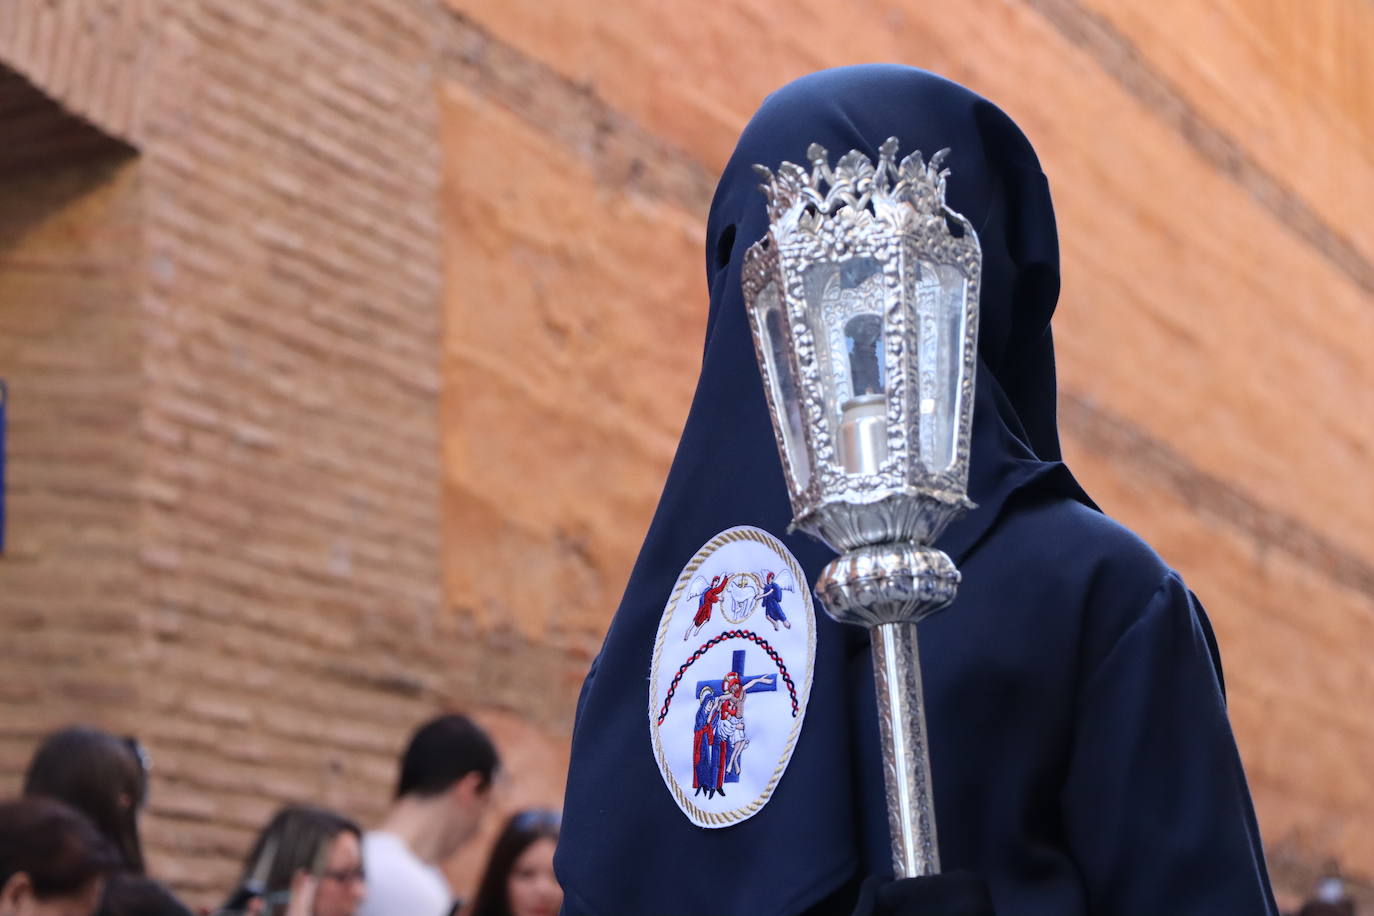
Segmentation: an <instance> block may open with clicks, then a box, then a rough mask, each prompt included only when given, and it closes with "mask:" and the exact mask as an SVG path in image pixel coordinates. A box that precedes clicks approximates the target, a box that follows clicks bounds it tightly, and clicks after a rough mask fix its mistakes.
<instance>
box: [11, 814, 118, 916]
mask: <svg viewBox="0 0 1374 916" xmlns="http://www.w3.org/2000/svg"><path fill="white" fill-rule="evenodd" d="M117 864H118V857H117V856H116V854H115V851H114V850H113V849H112V848H111V847H110V844H109V843H108V842H107V841H106V840H105V838H104V837H102V836H101V835H100V833H99V831H97V830H96V829H95V827H94V826H93V825H92V824H91V823H90V821H88V820H87V819H86V818H85V817H83V816H82V815H80V814H79V813H77V812H76V811H73V810H72V809H71V808H69V807H67V806H66V805H64V804H62V803H60V802H56V801H53V800H51V799H43V798H26V799H21V800H19V801H11V802H4V803H2V804H0V916H90V914H91V913H93V912H94V911H95V908H96V905H97V904H98V903H99V902H100V895H101V892H102V891H103V889H104V884H105V881H104V879H105V875H106V873H107V872H109V871H110V870H111V869H112V868H114V867H116V865H117Z"/></svg>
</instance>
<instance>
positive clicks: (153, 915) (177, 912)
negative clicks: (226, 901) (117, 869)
mask: <svg viewBox="0 0 1374 916" xmlns="http://www.w3.org/2000/svg"><path fill="white" fill-rule="evenodd" d="M96 916H192V913H191V911H190V910H189V909H187V907H186V906H185V905H184V904H183V903H182V902H181V901H180V900H178V899H177V898H175V897H173V896H172V894H171V892H170V891H168V890H167V888H165V887H163V886H162V885H161V884H158V883H157V882H156V881H154V880H153V879H152V878H149V877H147V876H146V875H135V874H132V873H130V872H121V873H118V874H115V875H113V876H111V877H110V879H109V881H107V882H106V883H105V896H104V899H102V900H101V902H100V909H98V910H96Z"/></svg>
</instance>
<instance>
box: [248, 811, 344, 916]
mask: <svg viewBox="0 0 1374 916" xmlns="http://www.w3.org/2000/svg"><path fill="white" fill-rule="evenodd" d="M363 879H364V874H363V854H362V832H361V831H360V830H359V829H358V825H357V824H355V823H353V822H352V821H350V820H348V819H347V818H345V817H343V816H341V815H338V814H335V813H334V812H333V811H327V810H325V809H323V808H315V807H311V806H309V805H288V806H287V807H285V808H282V809H281V810H280V811H278V812H277V813H276V815H274V816H273V818H272V820H270V821H269V822H268V823H267V826H266V827H264V828H263V829H262V833H260V834H258V839H257V842H256V843H254V844H253V850H252V852H250V853H249V854H248V858H247V860H245V862H244V864H243V877H242V878H241V879H240V881H239V888H238V889H237V890H236V891H235V892H234V894H233V896H232V897H231V898H230V899H231V901H232V902H231V903H229V904H226V906H225V908H224V910H222V912H236V913H261V914H263V916H278V914H280V916H353V912H354V911H355V910H356V909H357V908H358V904H359V903H360V902H362V899H363V893H364V891H365V889H366V888H365V885H364V882H363Z"/></svg>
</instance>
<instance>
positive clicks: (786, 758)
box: [649, 527, 816, 827]
mask: <svg viewBox="0 0 1374 916" xmlns="http://www.w3.org/2000/svg"><path fill="white" fill-rule="evenodd" d="M734 541H756V542H758V543H760V544H762V545H763V546H765V547H767V548H768V549H769V550H771V551H773V553H775V554H776V555H777V556H778V558H779V559H781V560H783V561H785V562H786V563H787V567H788V569H790V570H791V571H792V580H793V581H794V582H796V583H797V592H798V593H799V594H800V595H801V599H802V601H803V602H805V606H806V629H807V648H808V651H809V652H810V657H809V658H808V659H807V661H808V663H809V664H808V667H807V672H806V691H805V694H804V696H803V698H802V704H801V710H800V712H799V714H798V715H797V720H796V722H794V723H793V725H792V731H791V733H790V734H788V736H787V742H786V743H785V744H784V745H783V752H782V754H781V755H780V756H779V758H778V765H777V766H776V767H775V768H774V769H773V775H772V776H770V777H769V779H768V783H767V785H765V786H764V787H763V790H762V791H761V792H760V793H759V795H758V797H757V798H755V799H754V800H753V801H751V802H749V804H747V805H742V806H740V807H738V808H735V809H732V810H730V811H721V812H716V811H707V810H705V809H703V808H700V807H698V806H697V805H696V804H695V803H694V802H693V801H692V796H690V795H688V794H687V792H686V791H685V790H684V789H683V788H682V786H681V785H679V784H678V781H677V776H676V775H674V773H673V770H672V768H671V767H670V766H668V760H667V757H666V756H665V754H664V751H663V739H662V736H661V733H662V729H661V728H660V727H656V726H653V725H652V724H651V726H650V731H652V732H653V736H654V756H655V757H656V758H657V760H658V768H659V772H661V773H663V774H664V776H666V777H667V781H668V783H670V785H671V789H672V793H673V797H674V798H676V799H677V802H678V805H679V806H680V807H681V808H682V809H683V810H685V811H688V812H690V813H691V814H692V816H693V818H694V819H696V820H698V821H702V822H705V823H708V824H715V825H717V826H720V827H725V826H729V825H730V824H734V823H738V822H739V821H743V820H746V819H747V818H749V817H750V816H751V815H753V814H755V813H756V812H758V810H759V809H760V808H762V807H763V806H764V804H766V803H767V801H768V799H770V798H772V797H773V790H774V789H776V788H777V785H778V780H780V779H782V774H783V771H784V770H785V769H786V768H787V764H788V763H790V762H791V760H792V750H793V749H794V748H795V747H796V744H797V738H798V737H799V736H800V735H801V726H802V721H803V720H804V719H805V718H806V707H807V706H808V705H809V704H810V702H811V681H812V679H813V678H814V677H815V673H816V672H815V664H816V613H815V607H814V605H813V604H812V602H811V590H810V588H808V587H807V580H806V574H805V573H804V572H802V569H801V566H800V565H798V563H797V561H796V558H795V557H793V556H792V551H790V550H788V549H787V546H786V545H785V544H783V543H782V542H781V541H779V540H778V539H777V538H775V537H773V536H772V535H771V534H768V533H767V532H766V531H762V530H760V529H758V528H747V527H740V528H731V529H729V530H727V531H722V532H721V533H720V534H718V535H716V536H715V537H713V538H711V540H709V541H707V542H706V543H705V544H704V545H703V546H702V547H701V549H700V550H698V551H697V553H696V556H694V557H692V560H691V562H690V563H688V564H687V567H686V568H685V569H683V571H682V575H681V576H679V577H678V580H677V585H675V586H674V587H673V593H672V596H671V597H670V598H669V599H668V606H669V607H671V608H672V613H668V612H667V611H666V609H665V613H664V614H663V620H662V622H661V623H660V624H659V627H658V638H657V640H656V643H657V645H656V647H655V649H654V663H653V666H652V668H651V669H650V671H649V684H650V685H651V687H652V688H653V689H657V687H658V683H659V681H658V672H659V665H660V662H661V661H662V659H663V649H664V647H665V646H666V645H667V635H668V625H669V623H670V622H671V621H672V620H673V618H674V616H676V614H677V606H678V600H679V599H680V598H681V597H682V593H683V591H685V590H686V588H687V586H688V585H689V584H690V583H691V581H692V576H693V574H695V573H696V571H697V570H698V569H700V568H701V565H702V564H703V563H705V562H706V560H707V559H708V558H709V557H710V556H711V555H712V554H714V553H715V552H716V551H717V550H719V549H720V548H721V547H724V546H725V545H726V544H729V543H732V542H734ZM655 706H656V697H655V696H654V693H653V691H652V690H651V691H650V694H649V721H650V723H653V721H654V717H655V715H656V712H657V710H656V709H655Z"/></svg>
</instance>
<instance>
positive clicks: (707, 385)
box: [556, 65, 1275, 916]
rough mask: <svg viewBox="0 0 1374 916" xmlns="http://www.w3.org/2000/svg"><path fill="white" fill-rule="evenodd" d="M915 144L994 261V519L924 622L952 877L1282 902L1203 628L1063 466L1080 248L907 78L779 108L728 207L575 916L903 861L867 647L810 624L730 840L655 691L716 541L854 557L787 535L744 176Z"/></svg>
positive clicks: (1019, 912) (788, 100) (601, 763)
mask: <svg viewBox="0 0 1374 916" xmlns="http://www.w3.org/2000/svg"><path fill="white" fill-rule="evenodd" d="M893 135H895V136H897V137H898V138H899V139H900V141H901V144H902V146H901V152H902V154H903V155H904V154H906V153H908V152H910V151H911V150H913V149H920V150H922V151H923V152H925V153H926V155H927V156H929V155H930V154H932V153H934V152H936V151H937V150H939V149H941V148H944V147H950V148H952V150H953V152H952V153H951V154H950V157H949V159H948V163H947V164H948V166H949V167H950V168H951V169H952V170H953V171H952V174H951V175H950V178H949V203H950V206H951V207H953V208H954V209H955V210H957V211H959V212H960V213H963V214H964V215H965V216H966V217H968V218H969V220H970V221H971V222H972V224H973V225H974V226H975V227H977V230H978V233H979V238H980V241H981V244H982V247H983V253H984V254H983V257H984V261H983V288H982V294H981V300H980V322H981V330H980V339H979V362H978V379H977V397H976V404H975V410H974V434H973V455H972V461H971V466H970V478H969V495H970V497H971V498H972V499H973V500H974V501H975V502H976V503H977V504H978V508H977V509H976V510H974V511H973V512H970V513H969V514H968V515H967V516H965V517H964V518H962V519H960V520H959V521H958V522H956V523H955V524H953V525H952V526H951V527H950V528H949V530H948V531H947V532H946V533H945V534H944V535H943V536H942V537H941V539H940V541H939V542H938V546H940V547H941V548H943V549H944V550H945V551H947V552H948V553H949V554H950V555H951V556H952V557H953V558H954V560H955V561H956V562H957V563H958V564H959V566H960V568H961V570H962V572H963V584H962V586H961V587H960V590H959V595H958V598H957V600H956V601H955V602H954V604H953V605H951V606H950V607H949V608H948V609H946V610H944V611H942V612H941V613H939V614H937V615H935V616H934V617H931V618H930V619H928V620H927V621H925V622H923V623H922V624H921V626H920V639H921V646H920V648H921V663H922V668H923V672H924V678H925V693H926V703H927V714H928V722H929V731H930V747H931V756H932V759H931V766H932V771H933V781H934V792H935V808H936V815H937V822H938V828H939V841H940V851H941V857H942V865H943V866H944V868H946V869H969V870H971V871H974V872H976V873H977V874H978V875H980V876H981V877H982V878H983V879H984V880H985V881H986V882H987V884H988V886H989V887H990V889H991V892H992V897H993V900H994V902H995V905H996V908H997V912H998V913H999V914H1001V916H1083V914H1093V916H1164V914H1168V916H1242V914H1257V916H1263V914H1273V913H1274V912H1275V909H1274V903H1273V898H1272V894H1271V892H1270V889H1269V882H1268V877H1267V874H1266V871H1265V865H1264V857H1263V852H1262V850H1261V846H1260V839H1259V833H1258V830H1257V827H1256V823H1255V817H1254V813H1253V810H1252V806H1251V802H1250V798H1249V793H1248V790H1247V788H1246V784H1245V777H1244V774H1243V773H1242V770H1241V764H1240V759H1239V756H1238V754H1237V752H1236V747H1235V743H1234V740H1233V739H1232V736H1231V731H1230V727H1229V724H1228V722H1227V716H1226V706H1225V699H1224V695H1223V689H1222V680H1221V668H1220V661H1219V658H1218V655H1217V650H1216V644H1215V641H1214V639H1213V637H1212V632H1211V629H1210V627H1209V625H1208V623H1207V618H1206V616H1205V615H1204V613H1203V611H1202V608H1201V607H1200V606H1199V605H1198V603H1197V601H1196V600H1195V599H1194V598H1193V596H1192V595H1191V594H1190V593H1189V591H1188V590H1187V588H1186V587H1185V586H1184V584H1183V582H1182V581H1181V580H1180V579H1179V577H1178V575H1177V574H1176V573H1174V572H1173V571H1171V570H1170V569H1169V567H1168V566H1167V565H1166V564H1165V563H1164V562H1163V561H1162V560H1160V558H1159V557H1158V556H1157V555H1156V554H1155V553H1154V551H1152V550H1151V549H1150V547H1149V546H1148V545H1146V544H1145V543H1143V542H1142V541H1141V540H1140V539H1138V538H1137V537H1136V536H1134V535H1133V534H1131V533H1130V532H1129V531H1127V530H1125V529H1124V528H1122V527H1121V526H1120V525H1118V524H1117V523H1115V522H1113V521H1112V520H1110V519H1109V518H1107V517H1106V516H1104V515H1103V514H1102V513H1101V512H1099V511H1098V510H1097V508H1096V507H1095V506H1094V505H1093V503H1092V501H1091V500H1090V499H1089V498H1088V497H1087V496H1086V494H1084V493H1083V491H1082V489H1081V488H1080V487H1079V486H1078V484H1077V483H1076V482H1075V481H1074V479H1073V477H1072V475H1071V474H1070V473H1069V471H1068V469H1067V468H1066V467H1065V466H1064V465H1063V464H1062V463H1061V462H1060V452H1059V442H1058V432H1057V427H1056V422H1055V397H1056V394H1055V378H1054V352H1053V344H1052V341H1051V335H1050V328H1049V322H1050V316H1051V314H1052V313H1053V311H1054V305H1055V301H1056V299H1057V296H1058V289H1059V262H1058V243H1057V237H1056V232H1055V225H1054V215H1053V209H1052V207H1051V204H1050V198H1049V191H1048V186H1047V183H1046V181H1045V178H1044V176H1043V174H1042V173H1041V171H1040V167H1039V163H1038V161H1037V159H1036V157H1035V153H1034V151H1033V150H1032V149H1031V146H1030V144H1029V143H1028V142H1027V140H1026V139H1025V137H1024V136H1023V135H1022V134H1021V132H1020V130H1019V129H1018V128H1017V127H1016V125H1015V124H1014V123H1012V121H1011V120H1010V119H1009V118H1008V117H1007V116H1006V115H1005V114H1003V113H1002V112H1001V111H1000V110H998V109H997V108H996V107H995V106H993V105H992V104H991V103H989V102H987V101H986V100H984V99H982V98H979V97H978V96H976V95H974V94H973V93H971V92H969V91H968V90H966V89H963V88H962V87H960V86H957V85H955V84H953V83H950V82H948V81H946V80H943V79H940V78H939V77H936V76H933V75H931V74H928V73H924V72H922V71H919V70H913V69H910V68H904V67H896V66H886V65H874V66H865V67H852V68H844V69H840V70H831V71H825V72H822V73H818V74H813V75H811V76H809V77H805V78H803V79H801V80H798V81H797V82H795V83H792V84H790V85H788V86H787V87H784V88H783V89H781V90H779V91H778V92H776V93H774V94H773V95H772V96H770V97H769V98H768V100H767V101H766V102H765V103H764V105H763V107H762V108H761V109H760V111H759V112H758V113H757V114H756V115H755V117H754V118H753V120H752V121H751V122H750V124H749V125H748V127H747V128H746V129H745V131H744V134H743V136H742V137H741V139H740V142H739V145H738V147H737V148H736V151H735V154H734V155H733V157H732V158H731V160H730V162H729V164H728V165H727V167H726V170H725V174H724V175H723V177H722V179H721V182H720V186H719V188H718V189H717V192H716V196H715V200H714V202H713V204H712V208H711V216H710V220H709V223H708V227H707V276H708V282H709V286H710V294H711V311H710V315H709V317H708V323H707V338H706V350H705V354H704V359H703V367H702V375H701V380H700V382H699V384H698V388H697V393H696V397H695V400H694V402H693V405H692V410H691V414H690V416H689V417H688V420H687V425H686V428H685V429H684V430H683V435H682V440H681V443H680V445H679V448H678V452H677V456H676V458H675V459H674V462H673V465H672V468H671V470H670V472H669V475H668V480H667V483H666V485H665V487H664V491H663V494H662V498H661V501H660V503H659V507H658V511H657V513H656V515H655V516H654V519H653V522H652V524H651V526H650V529H649V532H648V534H647V536H646V539H645V542H644V546H643V549H642V550H641V552H640V555H639V559H638V561H637V562H636V564H635V567H634V571H633V573H632V575H631V577H630V581H629V584H628V587H627V588H626V591H625V596H624V598H623V600H622V602H621V605H620V608H619V610H618V611H617V612H616V615H615V617H614V619H613V620H612V622H611V626H610V629H609V631H608V633H607V634H606V640H605V644H604V645H603V647H602V651H601V653H600V655H599V656H598V658H597V659H596V661H595V662H594V663H593V665H592V669H591V671H590V672H589V674H588V676H587V680H586V683H585V684H584V687H583V691H582V696H581V699H580V701H579V704H578V715H577V721H576V726H575V729H574V735H573V746H572V762H571V767H570V771H569V775H568V787H567V795H566V800H565V806H566V807H565V815H564V821H563V833H562V839H561V842H560V844H559V849H558V854H557V858H556V866H557V871H558V876H559V878H560V880H561V882H562V883H563V887H564V889H565V892H566V898H565V904H564V912H565V913H567V914H570V916H574V914H575V916H581V914H593V913H595V914H611V913H616V914H622V913H623V914H654V916H665V914H687V916H703V914H713V916H730V914H736V916H773V914H795V913H804V912H809V913H815V914H821V913H848V912H849V910H850V908H851V907H852V905H853V900H854V896H855V888H856V885H857V882H859V881H860V880H862V878H863V877H865V876H866V875H869V874H880V873H890V872H891V858H890V850H889V846H888V840H887V821H886V814H885V807H884V806H885V801H884V797H883V787H882V776H881V770H880V766H879V750H878V739H877V734H878V730H877V725H876V722H875V712H874V699H873V679H872V672H871V662H870V656H869V648H868V643H867V637H866V635H865V634H864V633H863V632H862V631H860V630H858V629H855V628H850V627H842V626H840V625H838V624H835V623H833V622H832V621H830V620H829V619H828V618H826V617H825V616H824V615H823V614H819V613H818V618H819V620H818V628H817V646H816V670H815V687H814V689H813V690H812V694H811V701H810V705H809V708H808V712H807V718H806V721H805V725H804V727H803V729H802V732H801V737H800V739H799V742H798V745H797V748H796V752H795V754H794V755H793V757H792V761H791V763H790V765H789V768H788V770H787V772H786V774H785V775H784V777H783V778H782V780H781V781H780V783H779V784H778V787H777V789H776V791H775V793H774V794H773V796H772V798H771V800H770V801H769V802H768V803H767V805H765V806H764V808H763V809H762V810H761V811H760V812H759V813H758V814H756V815H755V816H754V817H752V818H750V819H749V820H747V821H744V822H743V823H740V824H737V825H735V826H731V827H728V828H723V829H719V830H708V829H704V828H700V827H696V826H694V825H693V824H691V823H690V822H689V821H688V820H687V818H686V817H685V816H684V815H683V814H682V813H681V812H680V811H679V810H678V808H677V806H676V805H675V804H674V802H673V800H672V798H671V797H670V796H669V794H668V791H667V789H666V788H665V787H664V785H663V780H662V779H661V778H660V775H659V772H658V769H657V766H656V765H655V761H654V757H653V753H652V749H651V747H650V738H649V726H648V721H647V716H646V706H647V704H646V699H647V697H646V694H645V687H646V675H647V674H648V672H649V668H650V657H651V654H652V650H653V645H654V638H655V633H656V629H657V627H658V623H659V616H660V613H661V611H662V608H663V606H664V603H665V600H666V599H667V597H668V595H669V592H670V590H671V589H672V587H673V585H674V583H675V581H676V578H677V576H678V573H679V571H680V570H681V569H682V567H683V564H684V563H686V562H687V560H688V559H689V558H690V557H691V556H692V555H693V553H694V552H695V551H696V550H697V548H698V547H699V546H700V545H701V544H703V543H705V542H706V541H707V540H708V539H710V538H711V537H713V536H714V535H715V534H717V533H718V532H720V531H722V530H723V529H725V528H728V527H730V526H733V525H756V526H758V527H761V528H764V529H766V530H768V531H770V532H772V533H773V534H774V535H776V536H777V537H779V538H781V539H782V540H783V541H784V542H785V543H786V544H787V546H788V548H789V549H790V550H792V552H793V553H794V554H795V555H796V556H797V558H798V560H799V561H800V563H801V564H802V567H803V568H804V570H805V572H806V575H807V577H808V579H809V580H810V581H814V580H815V576H816V573H817V572H818V571H819V570H820V568H821V566H823V565H824V564H825V563H826V562H827V561H828V560H830V559H831V558H832V556H833V554H832V553H831V552H830V551H829V550H828V549H827V548H825V547H824V546H822V545H820V544H818V543H816V542H814V541H812V540H810V539H808V538H807V537H805V536H803V535H788V534H786V530H787V525H788V523H789V521H790V520H791V511H790V507H789V505H788V500H787V495H786V491H785V489H784V483H783V476H782V471H781V467H780V465H779V460H778V455H777V450H776V448H775V446H774V443H773V439H772V434H771V427H770V425H769V419H768V414H767V408H766V405H765V402H764V397H763V389H762V384H761V382H760V379H759V373H758V369H757V366H756V363H755V359H754V353H753V349H752V344H751V340H750V335H749V329H748V325H747V321H746V316H745V313H744V307H743V300H742V294H741V291H740V266H741V263H742V260H743V254H744V251H745V250H746V249H747V247H748V246H749V245H750V244H752V243H753V242H755V241H757V240H758V239H759V238H760V237H761V236H762V235H763V234H764V232H765V230H766V228H767V218H766V215H765V213H764V207H763V198H762V196H761V195H760V194H758V193H757V191H756V189H755V185H756V184H757V179H756V178H755V176H754V175H753V174H752V172H751V171H750V169H749V166H750V165H752V164H753V163H756V162H757V163H763V164H765V165H768V166H769V167H771V168H776V167H777V166H778V163H779V162H781V161H783V160H790V161H792V162H798V163H804V162H806V158H805V154H806V148H807V145H808V144H809V143H811V142H812V141H817V142H820V143H821V144H822V145H824V146H826V147H827V148H828V149H829V151H830V153H831V156H832V161H833V158H834V157H838V156H839V155H840V154H842V153H844V152H846V151H848V150H850V149H860V150H862V151H864V152H865V153H866V154H868V155H869V156H870V157H873V158H876V154H877V146H878V145H879V144H880V143H881V142H882V141H883V140H884V139H886V138H887V137H888V136H893ZM1111 205H1112V201H1110V200H1104V201H1102V206H1111ZM1108 241H1109V240H1104V243H1106V242H1108ZM800 586H801V587H806V586H805V583H800ZM703 862H711V863H729V875H730V880H729V881H728V882H723V881H711V882H701V881H699V880H697V879H696V876H697V875H698V874H699V867H700V864H699V863H703Z"/></svg>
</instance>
